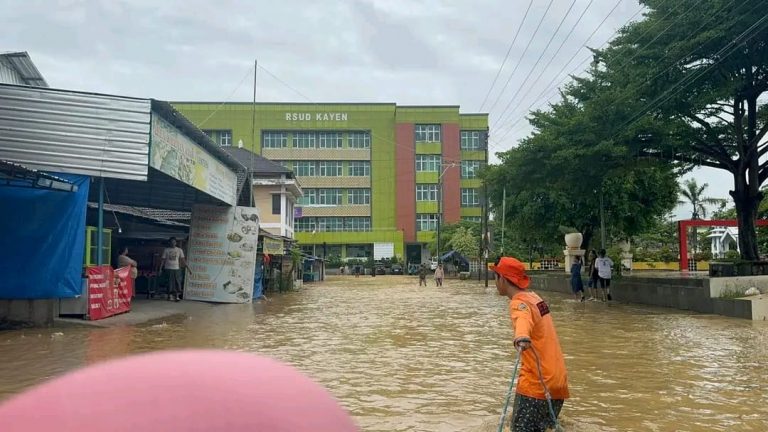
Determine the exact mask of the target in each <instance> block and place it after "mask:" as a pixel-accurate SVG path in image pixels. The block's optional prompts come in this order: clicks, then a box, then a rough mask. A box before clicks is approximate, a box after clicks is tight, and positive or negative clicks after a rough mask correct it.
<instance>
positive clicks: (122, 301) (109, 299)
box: [86, 265, 133, 320]
mask: <svg viewBox="0 0 768 432" xmlns="http://www.w3.org/2000/svg"><path fill="white" fill-rule="evenodd" d="M86 273H87V275H88V319H90V320H100V319H102V318H107V317H110V316H112V315H117V314H120V313H123V312H128V311H130V310H131V297H133V278H131V268H130V267H121V268H119V269H117V270H113V269H112V267H111V266H108V265H103V266H93V267H88V269H87V270H86Z"/></svg>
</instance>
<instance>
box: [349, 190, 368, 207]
mask: <svg viewBox="0 0 768 432" xmlns="http://www.w3.org/2000/svg"><path fill="white" fill-rule="evenodd" d="M347 202H348V203H349V204H350V205H370V204H371V190H370V189H348V190H347Z"/></svg>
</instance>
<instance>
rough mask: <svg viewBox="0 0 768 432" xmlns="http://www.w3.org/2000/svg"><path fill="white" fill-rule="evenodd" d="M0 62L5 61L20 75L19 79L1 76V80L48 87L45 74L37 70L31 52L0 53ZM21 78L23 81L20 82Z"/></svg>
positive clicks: (17, 75) (4, 62)
mask: <svg viewBox="0 0 768 432" xmlns="http://www.w3.org/2000/svg"><path fill="white" fill-rule="evenodd" d="M0 63H3V64H4V65H6V66H7V67H8V68H10V69H12V70H13V71H14V72H15V76H16V77H18V80H17V79H13V80H10V79H9V80H7V81H6V80H3V79H2V78H3V77H2V76H0V82H3V83H9V84H26V85H29V86H35V87H48V83H47V82H45V78H43V75H42V74H40V71H39V70H37V66H35V64H34V63H33V62H32V59H31V58H30V57H29V53H27V52H26V51H20V52H7V53H0ZM0 73H2V68H0ZM19 80H20V81H21V82H19Z"/></svg>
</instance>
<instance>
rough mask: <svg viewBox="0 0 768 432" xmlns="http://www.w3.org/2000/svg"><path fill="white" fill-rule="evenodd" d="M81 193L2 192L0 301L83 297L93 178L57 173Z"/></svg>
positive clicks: (2, 189) (4, 189) (12, 189)
mask: <svg viewBox="0 0 768 432" xmlns="http://www.w3.org/2000/svg"><path fill="white" fill-rule="evenodd" d="M56 175H57V176H58V177H61V178H63V179H65V180H68V181H70V182H72V183H74V184H76V185H77V186H78V190H77V192H64V191H56V190H50V189H34V188H22V187H13V186H7V187H0V208H2V211H0V239H2V241H3V248H0V298H2V299H42V298H68V297H75V296H77V295H79V294H80V290H81V273H82V269H83V252H84V249H85V212H86V204H87V202H88V186H89V181H90V177H88V176H81V175H73V174H56Z"/></svg>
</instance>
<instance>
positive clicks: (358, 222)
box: [344, 217, 371, 232]
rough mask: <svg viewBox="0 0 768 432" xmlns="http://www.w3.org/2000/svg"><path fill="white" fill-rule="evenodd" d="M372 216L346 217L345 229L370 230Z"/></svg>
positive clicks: (350, 230) (352, 230)
mask: <svg viewBox="0 0 768 432" xmlns="http://www.w3.org/2000/svg"><path fill="white" fill-rule="evenodd" d="M370 230H371V218H369V217H345V218H344V231H349V232H354V231H370Z"/></svg>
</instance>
